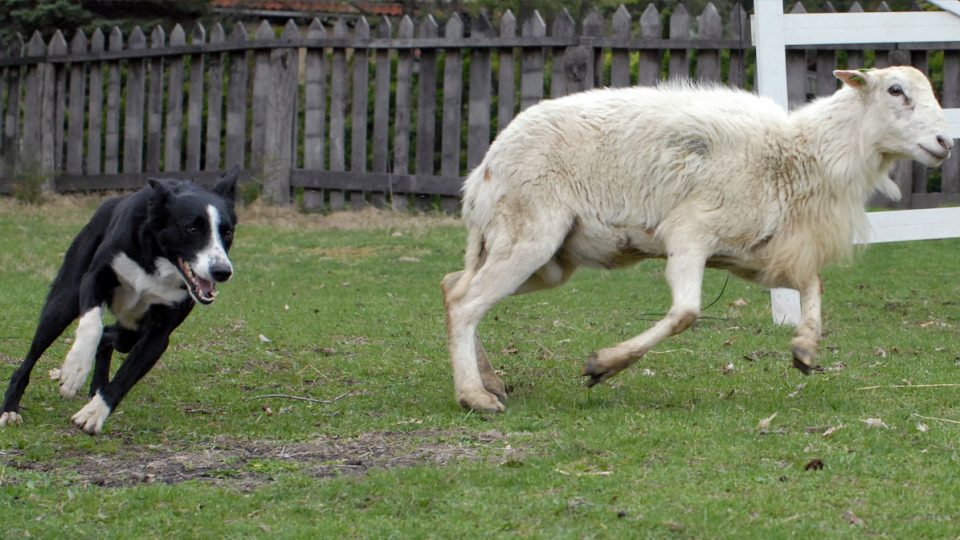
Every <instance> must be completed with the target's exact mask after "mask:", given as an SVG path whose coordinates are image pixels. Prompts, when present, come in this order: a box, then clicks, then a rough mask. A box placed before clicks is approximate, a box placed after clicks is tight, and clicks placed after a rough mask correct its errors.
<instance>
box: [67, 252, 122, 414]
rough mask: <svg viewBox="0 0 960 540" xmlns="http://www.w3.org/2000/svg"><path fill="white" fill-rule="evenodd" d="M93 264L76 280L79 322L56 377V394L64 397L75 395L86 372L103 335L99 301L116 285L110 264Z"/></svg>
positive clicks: (101, 302) (104, 299)
mask: <svg viewBox="0 0 960 540" xmlns="http://www.w3.org/2000/svg"><path fill="white" fill-rule="evenodd" d="M95 267H98V268H99V269H98V270H94V271H92V272H88V273H87V274H86V275H84V276H83V280H82V281H81V282H80V322H79V323H78V324H77V332H76V336H75V338H74V340H73V346H72V347H71V348H70V352H68V353H67V358H66V360H64V361H63V366H62V367H61V368H60V371H59V374H57V377H56V379H57V380H58V381H59V382H60V395H61V396H63V397H65V398H72V397H74V396H76V395H77V392H78V391H79V390H80V387H81V386H83V383H84V381H86V380H87V375H89V374H90V368H92V367H93V360H94V356H95V355H96V352H97V348H98V346H99V344H100V338H101V337H103V318H102V316H103V304H104V302H106V300H107V295H108V293H109V291H110V290H112V289H113V288H114V287H116V285H117V277H116V275H115V274H114V273H113V270H112V269H110V267H108V266H104V265H95Z"/></svg>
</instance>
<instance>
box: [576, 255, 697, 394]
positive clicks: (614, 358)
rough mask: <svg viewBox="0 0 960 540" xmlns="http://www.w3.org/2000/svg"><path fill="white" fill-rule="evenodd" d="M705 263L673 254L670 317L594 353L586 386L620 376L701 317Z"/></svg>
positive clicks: (669, 264)
mask: <svg viewBox="0 0 960 540" xmlns="http://www.w3.org/2000/svg"><path fill="white" fill-rule="evenodd" d="M705 261H706V257H705V256H704V255H702V254H701V253H700V252H699V251H696V250H694V251H687V252H681V253H674V254H673V255H672V256H671V257H670V258H669V259H668V260H667V270H666V275H667V283H668V284H669V285H670V290H671V292H672V294H673V305H672V306H670V311H669V312H668V313H667V316H666V317H664V318H663V319H661V320H660V321H658V322H657V323H656V324H654V325H653V326H652V327H651V328H650V329H649V330H647V331H646V332H644V333H642V334H640V335H639V336H636V337H634V338H631V339H628V340H627V341H624V342H621V343H618V344H617V345H614V346H613V347H609V348H606V349H600V350H598V351H596V352H594V353H593V354H591V355H590V356H589V357H588V358H587V363H586V365H584V367H583V376H584V377H588V380H587V386H593V385H595V384H597V383H599V382H602V381H605V380H607V379H609V378H610V377H613V376H614V375H616V374H617V373H620V372H621V371H623V370H624V369H625V368H627V367H629V366H630V365H631V364H633V363H634V362H636V361H637V360H639V359H640V358H641V357H642V356H643V355H644V354H646V353H647V351H649V350H650V349H652V348H653V347H654V346H655V345H656V344H657V343H660V342H661V341H663V340H664V339H666V338H668V337H670V336H673V335H676V334H679V333H680V332H683V331H684V330H686V329H687V328H689V327H690V326H691V325H692V324H693V323H694V322H696V320H697V317H699V316H700V290H701V287H702V282H703V268H704V263H705Z"/></svg>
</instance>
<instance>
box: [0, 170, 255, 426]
mask: <svg viewBox="0 0 960 540" xmlns="http://www.w3.org/2000/svg"><path fill="white" fill-rule="evenodd" d="M238 175H239V168H237V167H234V168H233V169H232V170H231V171H230V172H228V173H227V174H226V175H224V176H223V177H222V178H221V179H220V180H219V181H218V182H217V184H216V186H215V187H214V188H213V189H212V190H207V189H204V188H202V187H199V186H197V185H196V184H193V183H191V182H186V181H177V180H150V185H149V186H147V187H144V188H143V189H141V190H139V191H137V192H135V193H132V194H130V195H127V196H124V197H119V198H114V199H108V200H107V201H105V202H104V203H103V204H102V205H101V206H100V207H99V208H98V209H97V211H96V212H95V213H94V215H93V218H92V219H91V220H90V222H89V223H88V224H87V225H86V226H85V227H84V228H83V230H81V231H80V233H79V234H78V235H77V237H76V238H75V239H74V240H73V243H72V244H71V245H70V248H69V249H68V250H67V253H66V255H65V256H64V260H63V265H62V266H61V267H60V271H59V272H58V274H57V277H56V278H55V279H54V281H53V284H52V285H51V286H50V292H49V294H48V295H47V300H46V303H45V304H44V306H43V311H42V312H41V314H40V321H39V324H38V326H37V330H36V333H35V335H34V338H33V342H32V343H31V345H30V350H29V352H28V353H27V356H26V357H25V358H24V360H23V363H22V364H21V365H20V367H19V368H18V369H17V370H16V371H15V372H14V373H13V376H12V377H11V378H10V386H9V387H8V388H7V392H6V395H5V397H4V402H3V410H2V411H0V426H3V425H7V424H16V423H19V422H20V421H21V417H20V415H19V414H18V413H19V409H20V399H21V398H22V397H23V392H24V390H25V389H26V387H27V383H28V382H29V379H30V372H31V370H32V369H33V367H34V364H35V363H36V362H37V360H38V359H39V358H40V356H41V355H42V354H43V352H44V351H46V350H47V348H48V347H49V346H50V345H51V344H52V343H53V341H54V340H56V339H57V338H58V337H59V336H60V335H61V334H62V333H63V331H64V330H65V329H66V328H67V326H69V325H70V323H72V322H73V321H74V320H75V319H76V318H77V317H80V324H79V326H78V328H77V335H76V339H75V340H74V343H73V347H72V348H71V350H70V353H69V354H68V355H67V359H66V361H65V362H64V364H63V368H62V369H60V370H59V371H58V370H53V371H51V376H52V377H55V378H57V379H59V382H60V393H61V395H63V396H65V397H73V396H74V395H75V394H76V393H77V391H78V390H79V388H80V386H82V385H83V383H84V382H85V380H86V378H87V375H88V373H89V371H90V367H91V364H94V365H93V377H92V380H91V383H90V396H91V398H92V399H91V400H90V402H89V403H88V404H87V405H86V406H85V407H84V408H83V409H81V410H80V411H79V412H78V413H77V414H75V415H74V416H73V418H72V420H73V422H74V424H76V425H77V427H79V428H80V429H82V430H84V431H86V432H87V433H90V434H96V433H98V432H99V431H100V430H101V428H102V426H103V422H104V420H106V418H107V416H108V415H109V414H110V413H111V412H112V411H113V410H114V409H115V408H116V407H117V405H118V404H119V403H120V400H122V399H123V397H124V396H125V395H126V394H127V392H128V391H129V390H130V388H132V387H133V385H134V384H136V383H137V381H139V380H140V379H141V378H142V377H143V376H144V375H145V374H146V373H147V372H148V371H149V370H150V369H151V368H152V367H153V366H154V365H155V364H156V362H157V360H159V359H160V356H161V355H162V354H163V352H164V350H166V348H167V344H168V343H169V337H170V334H171V333H172V332H173V331H174V329H176V328H177V327H178V326H179V325H180V324H181V323H182V322H183V321H184V319H186V317H187V315H189V314H190V311H191V310H192V309H193V306H194V304H195V303H197V302H199V303H202V304H209V303H211V302H213V301H214V299H215V296H216V288H215V283H216V282H223V281H226V280H228V279H230V276H231V274H232V273H233V266H232V264H231V263H230V260H229V259H228V258H227V251H228V250H229V249H230V244H231V243H232V241H233V231H234V227H235V225H236V221H237V218H236V214H235V213H234V197H235V193H236V184H237V177H238ZM214 222H218V223H214ZM104 304H106V305H107V306H108V307H109V309H110V311H112V312H113V314H114V315H115V316H116V318H117V323H116V324H113V325H110V326H107V327H104V326H103V323H102V322H101V311H102V307H103V305H104ZM114 350H116V351H119V352H121V353H127V358H126V360H125V361H124V362H123V363H122V364H121V366H120V368H119V369H118V370H117V372H116V374H115V375H114V377H113V379H112V380H109V376H110V360H111V356H112V354H113V351H114Z"/></svg>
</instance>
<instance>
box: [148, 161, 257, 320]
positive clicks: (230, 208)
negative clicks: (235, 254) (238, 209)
mask: <svg viewBox="0 0 960 540" xmlns="http://www.w3.org/2000/svg"><path fill="white" fill-rule="evenodd" d="M239 173H240V169H239V167H234V168H233V169H231V170H230V171H229V172H228V173H227V174H226V175H224V176H223V177H222V178H221V179H220V180H219V181H218V182H217V184H216V185H215V186H214V187H213V189H211V190H207V189H204V188H202V187H200V186H197V185H196V184H193V183H191V182H183V181H165V180H155V179H151V180H150V181H149V182H150V187H151V188H152V190H153V194H152V195H151V197H150V203H149V205H148V209H147V226H146V227H145V231H148V232H149V234H150V235H152V236H153V238H154V239H155V242H156V247H157V248H158V249H159V250H160V254H161V255H162V256H163V257H164V258H166V259H168V260H169V261H170V262H171V263H173V264H174V266H176V267H177V269H178V270H179V271H180V275H181V277H183V282H184V284H185V285H186V287H187V291H189V292H190V297H191V298H193V299H194V300H195V301H196V302H198V303H200V304H211V303H213V301H214V300H216V297H217V287H216V284H217V283H219V282H223V281H227V280H228V279H230V276H232V275H233V264H232V263H231V262H230V259H229V258H228V257H227V252H228V251H229V250H230V244H232V243H233V231H234V228H235V227H236V223H237V216H236V213H235V212H234V198H235V195H236V186H237V178H238V176H239Z"/></svg>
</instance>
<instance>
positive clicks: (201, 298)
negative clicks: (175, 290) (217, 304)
mask: <svg viewBox="0 0 960 540" xmlns="http://www.w3.org/2000/svg"><path fill="white" fill-rule="evenodd" d="M177 264H178V265H179V267H180V273H181V274H182V275H183V279H184V281H185V282H186V284H187V290H188V291H189V292H190V296H192V297H193V299H194V300H196V301H197V302H200V303H201V304H212V303H213V301H214V300H216V299H217V286H216V284H215V283H214V282H212V281H207V280H205V279H203V278H202V277H200V276H198V275H197V274H196V273H195V272H194V271H193V268H192V267H191V266H190V264H189V263H188V262H187V261H185V260H183V259H181V258H177Z"/></svg>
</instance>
